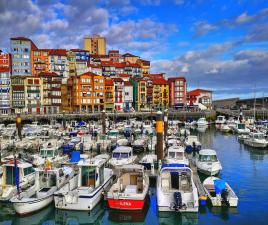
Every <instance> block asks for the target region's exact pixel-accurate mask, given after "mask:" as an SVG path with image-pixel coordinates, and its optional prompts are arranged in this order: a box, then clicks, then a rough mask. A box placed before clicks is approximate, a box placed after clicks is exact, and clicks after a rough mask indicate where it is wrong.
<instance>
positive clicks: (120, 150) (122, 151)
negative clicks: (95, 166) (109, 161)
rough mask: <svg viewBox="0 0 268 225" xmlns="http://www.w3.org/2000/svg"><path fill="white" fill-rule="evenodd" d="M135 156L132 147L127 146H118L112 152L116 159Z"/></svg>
mask: <svg viewBox="0 0 268 225" xmlns="http://www.w3.org/2000/svg"><path fill="white" fill-rule="evenodd" d="M131 156H133V150H132V148H131V147H127V146H119V147H117V148H116V149H115V150H114V151H113V154H112V158H114V159H126V158H130V157H131Z"/></svg>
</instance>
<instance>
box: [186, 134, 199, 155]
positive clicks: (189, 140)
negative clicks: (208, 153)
mask: <svg viewBox="0 0 268 225" xmlns="http://www.w3.org/2000/svg"><path fill="white" fill-rule="evenodd" d="M185 146H186V148H185V151H186V152H188V153H191V152H192V151H193V150H194V148H196V149H197V150H201V143H200V141H199V140H198V137H197V136H195V135H189V136H187V137H186V139H185Z"/></svg>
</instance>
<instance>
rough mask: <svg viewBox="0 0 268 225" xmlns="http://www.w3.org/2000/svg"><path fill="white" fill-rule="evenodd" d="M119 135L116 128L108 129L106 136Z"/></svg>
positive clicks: (113, 136)
mask: <svg viewBox="0 0 268 225" xmlns="http://www.w3.org/2000/svg"><path fill="white" fill-rule="evenodd" d="M118 135H119V132H118V130H110V131H108V137H110V138H116V137H117V136H118Z"/></svg>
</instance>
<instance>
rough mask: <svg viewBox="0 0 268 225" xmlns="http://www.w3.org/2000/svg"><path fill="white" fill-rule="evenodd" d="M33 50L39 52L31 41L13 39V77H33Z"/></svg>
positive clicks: (23, 38) (21, 38)
mask: <svg viewBox="0 0 268 225" xmlns="http://www.w3.org/2000/svg"><path fill="white" fill-rule="evenodd" d="M32 50H37V47H36V45H35V44H34V43H33V42H32V40H31V39H29V38H25V37H15V38H11V55H12V76H31V75H32V56H31V51H32Z"/></svg>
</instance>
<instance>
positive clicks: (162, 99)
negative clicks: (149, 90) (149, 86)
mask: <svg viewBox="0 0 268 225" xmlns="http://www.w3.org/2000/svg"><path fill="white" fill-rule="evenodd" d="M152 81H153V107H154V108H157V109H159V110H160V109H165V108H167V107H168V104H169V86H168V81H166V80H165V79H163V78H155V79H152Z"/></svg>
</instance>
